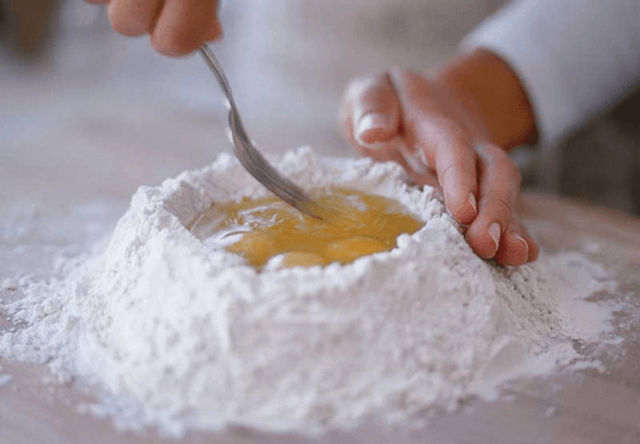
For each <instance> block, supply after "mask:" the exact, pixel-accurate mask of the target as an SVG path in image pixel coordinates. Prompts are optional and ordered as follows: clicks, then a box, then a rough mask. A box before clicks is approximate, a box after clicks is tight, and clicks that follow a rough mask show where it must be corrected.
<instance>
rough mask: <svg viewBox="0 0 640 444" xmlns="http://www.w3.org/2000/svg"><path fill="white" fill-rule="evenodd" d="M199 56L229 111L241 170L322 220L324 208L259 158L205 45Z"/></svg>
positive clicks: (233, 141) (221, 74) (283, 198)
mask: <svg viewBox="0 0 640 444" xmlns="http://www.w3.org/2000/svg"><path fill="white" fill-rule="evenodd" d="M200 53H201V54H202V56H203V57H204V59H205V61H206V62H207V65H209V68H211V71H212V72H213V74H214V75H215V77H216V80H217V81H218V83H219V84H220V88H221V89H222V92H223V93H224V95H225V97H226V99H227V100H226V105H227V108H228V109H229V129H230V130H231V135H230V137H231V142H232V143H233V148H234V152H235V154H236V157H237V158H238V160H239V161H240V163H241V164H242V166H244V168H245V169H246V170H247V171H248V172H249V173H250V174H251V175H252V176H253V177H255V178H256V180H257V181H258V182H260V183H261V184H262V185H264V186H265V187H267V188H268V189H269V190H270V191H271V192H272V193H273V194H275V195H276V196H278V197H279V198H280V199H282V200H284V201H285V202H287V203H288V204H289V205H291V206H293V207H295V208H297V209H298V210H300V211H301V212H303V213H305V214H307V215H309V216H312V217H315V218H317V219H324V216H323V214H324V213H326V212H325V211H323V210H324V208H322V207H321V206H320V205H318V204H317V203H315V202H314V201H313V200H311V198H310V197H309V196H307V194H306V193H305V192H304V191H302V189H301V188H300V187H298V186H297V185H296V184H294V183H293V182H291V181H290V180H289V179H287V178H285V177H282V176H281V175H280V173H278V171H277V170H276V169H275V168H274V167H273V166H272V165H271V164H270V163H269V162H267V160H266V159H265V158H264V156H262V154H260V152H259V151H258V149H257V148H256V146H255V145H254V143H253V141H252V140H251V139H250V138H249V136H248V135H247V132H246V131H245V129H244V125H243V124H242V120H241V119H240V114H239V113H238V108H237V106H236V103H235V101H234V100H233V93H232V92H231V86H230V85H229V81H228V80H227V77H226V76H225V74H224V70H223V69H222V65H220V62H219V61H218V59H217V58H216V56H215V55H214V54H213V52H212V51H211V49H210V48H209V47H208V46H207V45H206V44H204V45H202V46H201V47H200Z"/></svg>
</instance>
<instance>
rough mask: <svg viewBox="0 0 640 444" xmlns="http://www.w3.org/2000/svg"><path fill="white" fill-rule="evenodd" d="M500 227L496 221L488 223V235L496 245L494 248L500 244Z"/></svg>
mask: <svg viewBox="0 0 640 444" xmlns="http://www.w3.org/2000/svg"><path fill="white" fill-rule="evenodd" d="M501 231H502V229H501V228H500V224H499V223H498V222H494V223H492V224H491V225H489V236H491V239H493V243H494V244H495V246H496V250H497V249H498V245H500V232H501Z"/></svg>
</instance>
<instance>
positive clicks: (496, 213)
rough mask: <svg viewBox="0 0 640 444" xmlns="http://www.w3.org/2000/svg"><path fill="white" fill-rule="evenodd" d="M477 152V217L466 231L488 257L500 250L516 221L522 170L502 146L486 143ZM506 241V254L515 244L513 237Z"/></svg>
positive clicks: (474, 247) (476, 247)
mask: <svg viewBox="0 0 640 444" xmlns="http://www.w3.org/2000/svg"><path fill="white" fill-rule="evenodd" d="M476 151H477V153H478V161H479V162H478V170H479V193H478V194H479V199H478V216H477V217H476V219H475V220H474V221H473V223H472V224H471V226H470V227H469V229H468V230H467V233H466V237H467V240H468V242H469V244H470V245H471V248H473V250H474V251H475V252H476V253H477V254H478V255H479V256H480V257H482V258H485V259H489V258H492V257H494V256H495V254H496V253H497V251H498V247H500V243H501V240H504V239H503V238H504V236H503V234H504V232H505V231H506V230H507V228H508V227H509V224H510V223H511V221H512V220H513V208H514V204H515V200H516V197H517V195H518V191H519V189H520V173H519V171H518V168H517V167H516V165H515V163H513V161H512V160H511V159H510V158H509V156H508V155H507V154H506V153H505V152H504V150H502V149H501V148H499V147H497V146H495V145H490V144H483V145H480V146H478V147H476ZM506 242H507V243H506V244H505V245H506V246H505V248H506V253H505V254H509V251H510V249H511V248H516V247H515V245H516V244H515V243H512V242H511V240H510V239H507V241H506ZM518 248H519V247H518ZM516 249H517V248H516ZM514 254H515V253H514Z"/></svg>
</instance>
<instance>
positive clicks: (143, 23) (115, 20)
mask: <svg viewBox="0 0 640 444" xmlns="http://www.w3.org/2000/svg"><path fill="white" fill-rule="evenodd" d="M161 5H162V0H111V1H110V2H109V6H108V7H107V12H108V15H109V21H110V22H111V26H112V27H113V29H115V30H116V31H117V32H119V33H120V34H123V35H128V36H138V35H143V34H147V33H149V32H151V30H152V29H153V25H154V21H155V19H156V17H157V15H158V12H159V11H160V6H161Z"/></svg>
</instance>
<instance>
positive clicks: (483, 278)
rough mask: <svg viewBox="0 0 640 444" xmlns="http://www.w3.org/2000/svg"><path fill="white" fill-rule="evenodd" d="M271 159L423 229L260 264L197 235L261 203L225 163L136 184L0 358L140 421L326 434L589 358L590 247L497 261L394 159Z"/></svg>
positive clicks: (448, 402) (597, 310) (1, 342)
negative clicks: (353, 252)
mask: <svg viewBox="0 0 640 444" xmlns="http://www.w3.org/2000/svg"><path fill="white" fill-rule="evenodd" d="M277 165H278V167H279V169H280V170H281V171H283V172H284V173H285V174H286V175H288V176H289V177H291V178H292V179H294V180H295V181H297V182H298V183H301V184H304V185H305V186H307V187H322V186H326V185H336V186H341V187H346V188H351V189H357V190H363V191H366V192H368V193H376V194H380V195H383V196H387V197H392V198H394V199H397V200H399V201H400V202H401V203H402V204H403V205H404V206H406V207H407V208H408V209H409V210H410V211H411V212H412V213H413V214H415V215H417V216H418V217H419V218H420V219H421V220H422V221H423V222H424V224H425V225H424V227H423V228H422V229H420V230H419V231H418V232H416V233H414V234H413V235H410V236H409V235H401V236H400V237H399V238H398V247H397V248H395V249H394V250H392V251H390V252H384V253H379V254H375V255H371V256H366V257H363V258H360V259H358V260H356V261H355V262H353V263H351V264H347V265H344V266H343V265H339V264H331V265H329V266H327V267H324V268H321V267H312V268H308V269H303V268H294V269H284V270H283V269H274V270H270V269H265V270H264V271H262V272H258V271H256V270H255V269H253V268H252V267H250V266H247V265H246V264H245V263H244V262H243V260H242V259H241V258H240V257H238V256H236V255H233V254H231V253H229V252H227V251H225V250H224V249H221V248H213V247H212V246H211V245H208V244H206V243H203V242H201V241H200V240H198V239H197V238H196V237H195V236H193V235H192V234H191V233H190V232H189V231H188V230H187V229H186V228H185V227H187V226H189V225H190V224H191V223H192V222H193V220H194V219H195V218H196V217H197V216H198V215H199V214H200V213H201V212H203V211H204V210H206V209H207V208H209V207H210V206H211V204H212V203H215V202H222V201H229V200H234V199H240V198H241V197H243V196H250V197H257V196H260V195H263V194H265V191H264V190H263V189H262V188H261V187H260V186H259V185H258V184H257V183H255V181H254V180H253V179H251V178H250V177H249V176H248V175H247V174H246V173H245V172H244V171H243V170H242V168H241V167H240V166H239V165H238V163H237V162H236V161H235V159H233V158H231V157H230V156H227V155H223V156H221V157H220V158H219V159H218V160H217V161H216V162H215V163H214V164H213V165H212V166H210V167H207V168H204V169H202V170H199V171H192V172H186V173H183V174H182V175H180V176H178V177H177V178H175V179H169V180H167V181H165V182H164V183H163V184H162V185H161V186H158V187H153V188H148V187H143V188H141V189H140V190H139V191H138V192H137V193H136V195H135V196H134V198H133V199H132V202H131V207H130V209H129V211H128V212H127V213H126V214H125V215H124V216H123V217H122V219H121V220H120V222H119V223H118V226H117V228H116V230H115V233H114V234H113V237H112V238H111V241H110V243H109V245H108V247H107V248H106V251H105V252H104V253H102V252H101V251H99V252H95V253H90V254H87V255H86V256H84V257H79V258H75V259H69V260H68V261H66V262H65V263H63V264H61V267H64V270H65V275H66V277H65V279H63V280H61V281H57V282H50V283H37V284H25V286H26V289H25V294H26V296H25V297H24V298H23V299H21V300H19V301H17V302H12V303H10V304H8V305H6V306H5V307H4V308H5V311H7V312H9V313H10V314H11V316H12V319H13V320H14V321H15V322H19V321H22V322H23V323H24V324H25V325H26V326H25V327H24V328H18V329H16V330H15V331H13V332H9V331H7V332H4V333H0V353H2V354H3V355H8V356H10V357H13V358H17V359H22V360H35V361H39V362H48V363H49V365H50V366H51V368H52V369H53V370H54V372H56V374H58V375H60V376H61V377H63V378H64V377H70V376H73V377H77V378H78V379H79V380H80V381H86V382H87V383H90V384H93V386H94V387H97V390H98V391H99V393H100V394H99V399H100V403H99V404H98V405H97V406H96V408H95V409H97V410H99V411H100V412H102V413H108V414H110V415H112V416H113V417H114V419H115V420H116V421H117V422H118V423H120V424H122V425H123V426H127V427H131V428H139V427H143V426H146V425H156V426H158V427H159V428H160V430H162V431H164V432H168V433H173V434H180V433H182V432H184V431H185V430H188V429H193V428H195V429H211V428H216V427H219V426H223V425H225V424H228V423H243V424H247V425H250V426H258V427H262V428H267V429H272V430H273V429H284V430H290V429H299V430H318V429H322V428H325V427H347V426H352V425H354V424H357V423H358V422H360V421H363V420H365V419H376V420H381V421H385V422H390V423H406V422H408V421H412V420H413V419H415V417H416V414H417V413H418V412H421V411H423V410H424V409H425V408H427V407H431V406H442V407H446V408H454V407H455V406H456V405H457V403H458V402H459V401H460V400H461V399H463V398H465V397H468V396H471V395H494V394H495V389H496V387H498V385H499V384H500V383H502V382H504V381H505V380H507V379H509V378H512V377H514V376H521V375H524V374H538V373H544V372H546V371H549V370H551V369H552V368H554V367H556V366H557V365H561V364H564V363H567V362H569V361H571V360H572V359H575V358H578V355H577V354H576V353H575V352H574V351H573V348H572V347H571V342H572V341H575V340H581V341H590V340H595V339H596V338H597V337H598V335H599V334H600V333H601V331H602V329H603V328H604V326H605V325H606V322H605V318H606V315H607V310H605V309H602V308H601V307H599V306H598V305H596V304H592V303H588V302H585V301H584V298H585V297H587V296H589V295H590V294H592V293H593V292H597V291H599V290H601V289H603V288H604V285H605V284H604V283H603V282H602V280H601V279H602V278H603V277H604V271H603V270H602V268H601V267H600V266H598V265H596V264H593V263H591V262H590V261H588V260H587V259H586V258H585V257H583V256H582V255H580V254H577V253H558V254H544V253H543V254H542V255H541V257H540V259H539V260H538V261H537V262H536V263H534V264H532V265H527V266H523V267H520V268H518V269H505V268H501V267H497V266H495V265H493V264H491V263H489V262H485V261H483V260H481V259H479V258H478V257H477V256H475V255H474V254H473V252H472V251H471V249H470V248H469V246H468V245H467V243H466V242H465V240H464V237H463V236H462V234H461V233H460V231H459V230H458V227H457V225H456V223H455V222H454V221H453V220H451V218H450V217H449V216H448V215H447V213H446V212H445V211H444V208H443V205H442V203H441V201H440V200H439V199H438V198H437V197H436V195H435V193H434V191H433V190H432V189H431V188H428V187H427V188H425V189H424V190H420V189H418V188H415V187H411V186H408V185H406V184H405V181H404V176H403V173H402V171H401V169H400V168H399V167H397V166H396V165H394V164H391V163H374V162H372V161H370V160H367V159H360V160H345V159H340V160H336V159H321V158H316V156H315V155H314V154H313V153H312V151H311V150H309V149H300V150H297V151H294V152H290V153H288V154H287V155H285V156H284V157H283V158H282V159H280V161H278V162H277ZM22 287H23V285H21V288H22ZM577 304H580V307H581V309H580V310H574V308H575V307H577V306H578V305H577ZM585 319H587V322H585Z"/></svg>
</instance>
